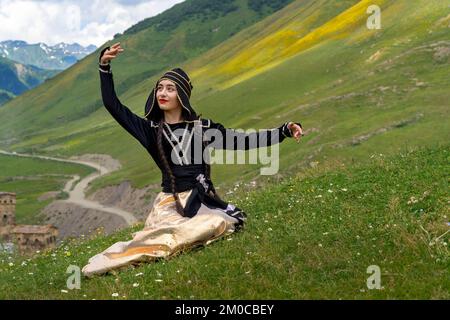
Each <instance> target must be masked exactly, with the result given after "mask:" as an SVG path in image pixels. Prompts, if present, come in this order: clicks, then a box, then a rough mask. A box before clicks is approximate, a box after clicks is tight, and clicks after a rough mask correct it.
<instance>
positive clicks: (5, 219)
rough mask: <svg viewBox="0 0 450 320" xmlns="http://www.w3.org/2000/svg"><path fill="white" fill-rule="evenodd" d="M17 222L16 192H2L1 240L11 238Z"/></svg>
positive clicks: (0, 204) (0, 197)
mask: <svg viewBox="0 0 450 320" xmlns="http://www.w3.org/2000/svg"><path fill="white" fill-rule="evenodd" d="M15 224H16V194H15V193H11V192H0V240H2V239H3V240H9V239H10V232H11V230H12V228H14V226H15Z"/></svg>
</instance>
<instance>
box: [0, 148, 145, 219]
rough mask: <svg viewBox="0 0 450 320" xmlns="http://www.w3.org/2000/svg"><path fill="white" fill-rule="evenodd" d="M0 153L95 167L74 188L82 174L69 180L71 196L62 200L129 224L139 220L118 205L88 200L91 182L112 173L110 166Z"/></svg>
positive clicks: (14, 153) (8, 153)
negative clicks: (86, 196) (93, 170)
mask: <svg viewBox="0 0 450 320" xmlns="http://www.w3.org/2000/svg"><path fill="white" fill-rule="evenodd" d="M0 154H4V155H9V156H16V157H26V158H36V159H44V160H51V161H60V162H66V163H76V164H81V165H85V166H88V167H91V168H94V169H95V170H97V172H94V173H92V174H90V175H88V176H86V177H85V178H84V179H82V180H81V181H79V182H78V183H77V184H76V185H75V186H74V187H73V188H72V186H73V184H74V183H75V182H76V181H77V180H79V179H80V176H78V175H73V176H72V179H71V180H70V181H68V182H67V183H66V185H65V187H64V191H65V192H67V193H68V194H69V198H68V199H66V200H60V201H62V202H66V203H71V204H76V205H78V206H81V207H83V208H88V209H95V210H99V211H102V212H105V213H109V214H115V215H117V216H119V217H121V218H123V219H124V220H125V221H126V223H127V224H128V225H132V224H135V223H137V222H138V220H137V219H136V217H135V216H134V215H133V214H132V213H131V212H127V211H124V210H122V209H120V208H117V207H109V206H105V205H102V204H101V203H99V202H95V201H91V200H87V199H86V198H85V190H86V189H87V187H88V185H89V183H90V182H92V181H93V180H95V179H97V178H98V177H101V176H103V175H105V174H108V173H110V172H111V171H112V170H109V169H108V168H106V167H104V166H101V165H99V164H98V163H95V162H90V161H83V160H68V159H60V158H54V157H47V156H38V155H31V154H24V153H16V152H8V151H4V150H0Z"/></svg>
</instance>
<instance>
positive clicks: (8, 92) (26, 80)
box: [0, 57, 58, 106]
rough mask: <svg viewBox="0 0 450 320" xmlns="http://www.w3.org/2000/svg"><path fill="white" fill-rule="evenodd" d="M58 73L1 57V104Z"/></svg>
mask: <svg viewBox="0 0 450 320" xmlns="http://www.w3.org/2000/svg"><path fill="white" fill-rule="evenodd" d="M57 73H58V71H53V70H43V69H40V68H37V67H35V66H31V65H23V64H21V63H18V62H15V61H12V60H9V59H6V58H2V57H0V106H1V105H2V104H4V103H6V102H7V101H9V100H11V99H13V98H14V97H15V96H18V95H20V94H22V93H23V92H25V91H27V90H30V89H32V88H34V87H36V86H38V85H39V84H41V83H42V82H44V81H45V80H46V79H48V78H51V77H52V76H54V75H55V74H57Z"/></svg>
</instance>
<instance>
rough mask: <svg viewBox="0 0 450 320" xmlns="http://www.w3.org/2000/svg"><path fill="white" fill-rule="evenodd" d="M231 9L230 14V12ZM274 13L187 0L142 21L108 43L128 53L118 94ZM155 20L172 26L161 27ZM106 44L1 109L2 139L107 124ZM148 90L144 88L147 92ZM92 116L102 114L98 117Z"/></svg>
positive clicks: (243, 1) (238, 1) (240, 3)
mask: <svg viewBox="0 0 450 320" xmlns="http://www.w3.org/2000/svg"><path fill="white" fill-rule="evenodd" d="M281 2H282V3H284V4H287V3H289V2H290V1H281ZM230 7H232V8H233V10H231V11H229V10H228V9H229V8H230ZM274 10H275V9H272V10H271V11H270V10H265V13H264V15H261V14H260V12H259V11H255V10H253V9H252V8H250V7H249V6H248V1H247V0H231V1H219V0H208V1H204V0H188V1H185V2H182V3H180V4H177V5H175V6H174V7H172V8H170V9H169V10H167V11H165V12H163V13H161V14H160V15H158V16H156V17H152V18H150V19H147V20H144V21H142V22H141V23H139V24H137V25H136V26H133V27H132V28H130V29H129V30H128V31H126V32H125V33H124V34H123V35H120V36H119V37H117V38H116V39H114V40H113V41H112V43H114V42H117V41H120V42H121V43H122V45H123V47H124V48H127V49H128V50H127V55H124V56H123V57H122V59H121V64H117V65H115V70H116V71H117V72H118V74H120V79H118V81H117V82H116V88H117V91H118V93H120V94H122V93H125V92H128V91H130V89H131V88H134V87H135V86H136V85H140V84H141V83H142V82H143V81H144V80H148V79H149V78H150V77H152V76H153V75H155V74H159V73H161V72H163V71H164V70H165V69H167V68H169V66H173V65H177V64H180V63H183V62H184V61H185V60H187V59H189V58H192V57H196V56H198V55H199V54H201V53H202V52H205V51H207V50H208V49H210V48H212V47H214V46H215V45H217V44H218V43H221V42H223V41H224V40H226V39H228V38H229V37H231V36H232V35H233V34H235V33H236V32H238V31H240V30H242V29H245V28H246V27H247V26H249V25H251V24H253V23H255V22H256V21H259V20H261V19H262V18H263V17H264V16H267V15H268V14H270V13H271V12H273V11H274ZM197 11H198V12H197ZM189 13H191V14H189ZM194 13H195V14H194ZM174 17H176V18H174ZM159 21H171V22H174V21H176V24H173V25H170V28H169V27H167V28H163V26H160V24H159V23H158V22H159ZM110 44H111V43H105V44H104V45H103V46H101V47H100V48H99V49H98V50H97V51H95V52H94V53H93V54H92V55H89V56H87V57H86V58H84V59H82V60H81V61H80V62H79V63H77V64H76V65H74V66H72V67H71V68H68V69H66V70H64V72H62V73H60V74H58V76H56V77H54V78H53V79H51V80H50V81H48V83H45V84H44V85H43V86H40V87H39V88H37V89H36V90H34V91H32V92H29V93H27V94H26V95H24V96H23V97H21V98H18V99H15V100H14V101H11V102H10V103H9V104H7V105H5V110H2V111H1V113H0V118H2V119H5V120H8V121H5V122H3V123H2V124H1V126H0V140H3V139H9V138H11V137H13V138H16V139H18V140H28V139H29V138H30V137H35V136H42V137H44V136H46V137H47V138H49V139H52V138H54V137H55V136H54V135H52V133H53V132H55V130H59V132H58V134H59V135H57V137H61V134H62V132H61V131H62V130H64V134H63V135H64V136H65V135H68V134H73V133H75V132H76V131H77V130H79V129H80V122H79V121H81V122H82V123H83V124H82V125H81V128H83V129H84V130H86V129H92V125H91V124H92V121H93V120H94V121H95V124H96V125H99V124H102V123H103V124H105V123H106V122H110V118H109V117H108V116H106V115H105V114H104V113H103V111H104V110H103V105H102V101H101V97H100V93H99V79H98V67H97V62H98V55H99V52H100V50H101V49H103V48H104V47H105V46H107V45H110ZM149 91H150V90H149V87H147V88H146V89H145V93H147V92H149ZM142 93H144V92H141V94H142ZM99 109H100V110H99ZM30 110H32V112H31V111H30ZM142 110H143V108H142ZM96 111H101V115H100V117H97V116H96ZM86 118H88V119H89V120H88V121H87V122H86V120H87V119H86ZM92 119H93V120H92ZM77 120H79V121H77ZM99 120H100V121H99ZM75 128H76V129H77V130H75ZM67 130H68V131H67ZM41 147H43V146H42V145H41ZM11 148H14V146H11Z"/></svg>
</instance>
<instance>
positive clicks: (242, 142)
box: [207, 121, 301, 150]
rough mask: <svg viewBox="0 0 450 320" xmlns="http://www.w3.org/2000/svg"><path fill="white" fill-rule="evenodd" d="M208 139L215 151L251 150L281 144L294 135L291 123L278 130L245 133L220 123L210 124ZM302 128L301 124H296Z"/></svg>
mask: <svg viewBox="0 0 450 320" xmlns="http://www.w3.org/2000/svg"><path fill="white" fill-rule="evenodd" d="M210 123H211V124H210V129H212V130H211V131H210V130H208V131H207V132H208V133H209V135H208V137H207V139H209V140H210V141H211V144H210V146H211V147H213V148H215V149H228V150H249V149H256V148H261V147H268V146H271V145H274V144H277V143H281V142H282V141H283V140H284V139H285V138H291V137H292V133H291V131H290V130H289V128H288V124H289V123H290V122H286V123H284V124H283V125H281V126H280V127H278V128H274V129H261V130H257V131H256V130H255V131H254V132H249V133H245V132H243V131H242V130H235V129H230V128H225V127H224V126H223V125H222V124H220V123H215V122H213V121H211V122H210ZM296 124H298V125H299V126H300V127H301V124H300V123H298V122H296Z"/></svg>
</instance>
